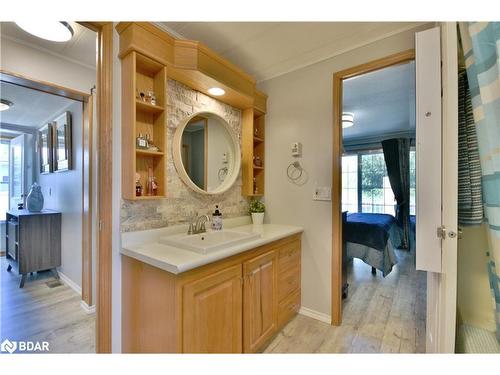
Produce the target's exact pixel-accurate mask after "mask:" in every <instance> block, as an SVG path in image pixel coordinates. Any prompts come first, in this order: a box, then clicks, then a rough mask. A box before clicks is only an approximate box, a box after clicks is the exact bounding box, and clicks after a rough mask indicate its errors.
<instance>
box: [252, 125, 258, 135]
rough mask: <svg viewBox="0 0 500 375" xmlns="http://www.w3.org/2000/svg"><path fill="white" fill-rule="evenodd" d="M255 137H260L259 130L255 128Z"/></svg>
mask: <svg viewBox="0 0 500 375" xmlns="http://www.w3.org/2000/svg"><path fill="white" fill-rule="evenodd" d="M253 135H255V136H256V137H258V136H259V128H257V127H256V128H255V129H254V131H253Z"/></svg>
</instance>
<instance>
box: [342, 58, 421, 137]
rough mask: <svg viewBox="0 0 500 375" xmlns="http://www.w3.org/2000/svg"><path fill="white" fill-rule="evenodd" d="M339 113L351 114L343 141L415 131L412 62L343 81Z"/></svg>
mask: <svg viewBox="0 0 500 375" xmlns="http://www.w3.org/2000/svg"><path fill="white" fill-rule="evenodd" d="M342 95H343V108H342V111H343V112H352V113H354V126H352V127H350V128H347V129H344V131H343V135H344V141H346V140H349V141H352V140H354V139H358V138H368V137H375V136H379V135H382V134H388V133H398V132H414V131H415V62H413V61H412V62H410V63H406V64H402V65H396V66H391V67H389V68H385V69H381V70H377V71H375V72H371V73H367V74H364V75H361V76H359V77H354V78H351V79H348V80H345V81H344V85H343V93H342Z"/></svg>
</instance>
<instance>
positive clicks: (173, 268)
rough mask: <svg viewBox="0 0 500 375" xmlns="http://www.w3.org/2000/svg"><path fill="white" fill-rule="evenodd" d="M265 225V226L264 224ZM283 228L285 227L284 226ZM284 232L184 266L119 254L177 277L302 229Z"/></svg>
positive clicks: (127, 250) (130, 250)
mask: <svg viewBox="0 0 500 375" xmlns="http://www.w3.org/2000/svg"><path fill="white" fill-rule="evenodd" d="M264 225H265V224H264ZM284 227H285V226H284ZM284 229H285V230H283V231H281V232H280V233H277V234H276V235H272V236H270V237H268V238H258V239H256V240H254V241H250V242H248V243H244V244H239V245H236V246H234V247H229V248H227V249H224V250H220V251H218V252H216V253H214V254H209V255H203V257H205V258H200V259H198V260H195V261H192V262H187V263H185V264H180V265H172V264H170V263H167V262H165V261H163V260H160V259H157V258H153V257H150V256H147V255H144V254H142V253H140V252H138V251H136V250H134V249H133V248H127V247H122V248H121V250H120V254H122V255H126V256H128V257H130V258H133V259H136V260H138V261H141V262H143V263H146V264H149V265H151V266H153V267H156V268H159V269H162V270H164V271H167V272H170V273H172V274H175V275H178V274H181V273H183V272H186V271H190V270H192V269H195V268H198V267H202V266H205V265H207V264H210V263H214V262H217V261H219V260H222V259H225V258H229V257H231V256H233V255H237V254H240V253H243V252H245V251H248V250H251V249H254V248H256V247H259V246H263V245H267V244H269V243H271V242H275V241H278V240H281V239H283V238H286V237H290V236H293V235H295V234H299V233H303V232H304V229H303V228H302V227H296V226H286V228H284ZM183 251H189V250H183Z"/></svg>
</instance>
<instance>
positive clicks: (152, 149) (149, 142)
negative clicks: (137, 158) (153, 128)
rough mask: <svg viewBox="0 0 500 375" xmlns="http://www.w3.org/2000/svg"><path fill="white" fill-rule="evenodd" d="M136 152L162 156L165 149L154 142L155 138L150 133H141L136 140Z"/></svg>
mask: <svg viewBox="0 0 500 375" xmlns="http://www.w3.org/2000/svg"><path fill="white" fill-rule="evenodd" d="M135 152H136V153H138V154H143V155H151V156H155V155H156V156H162V155H164V153H163V151H162V150H161V149H160V148H159V147H158V146H156V145H155V144H154V143H153V138H152V137H151V136H150V135H149V134H145V135H143V134H142V133H139V135H138V136H137V138H136V142H135Z"/></svg>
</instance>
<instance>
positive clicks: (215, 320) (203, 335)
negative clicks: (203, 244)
mask: <svg viewBox="0 0 500 375" xmlns="http://www.w3.org/2000/svg"><path fill="white" fill-rule="evenodd" d="M241 280H242V279H241V264H239V265H236V266H232V267H229V268H226V269H224V270H222V271H219V272H216V273H214V274H212V275H209V276H207V277H204V278H202V279H198V280H196V281H193V282H191V283H189V284H186V285H185V286H184V288H183V301H184V302H183V352H184V353H241V345H242V332H241V331H242V311H241V308H242V299H241V298H242V287H241Z"/></svg>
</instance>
